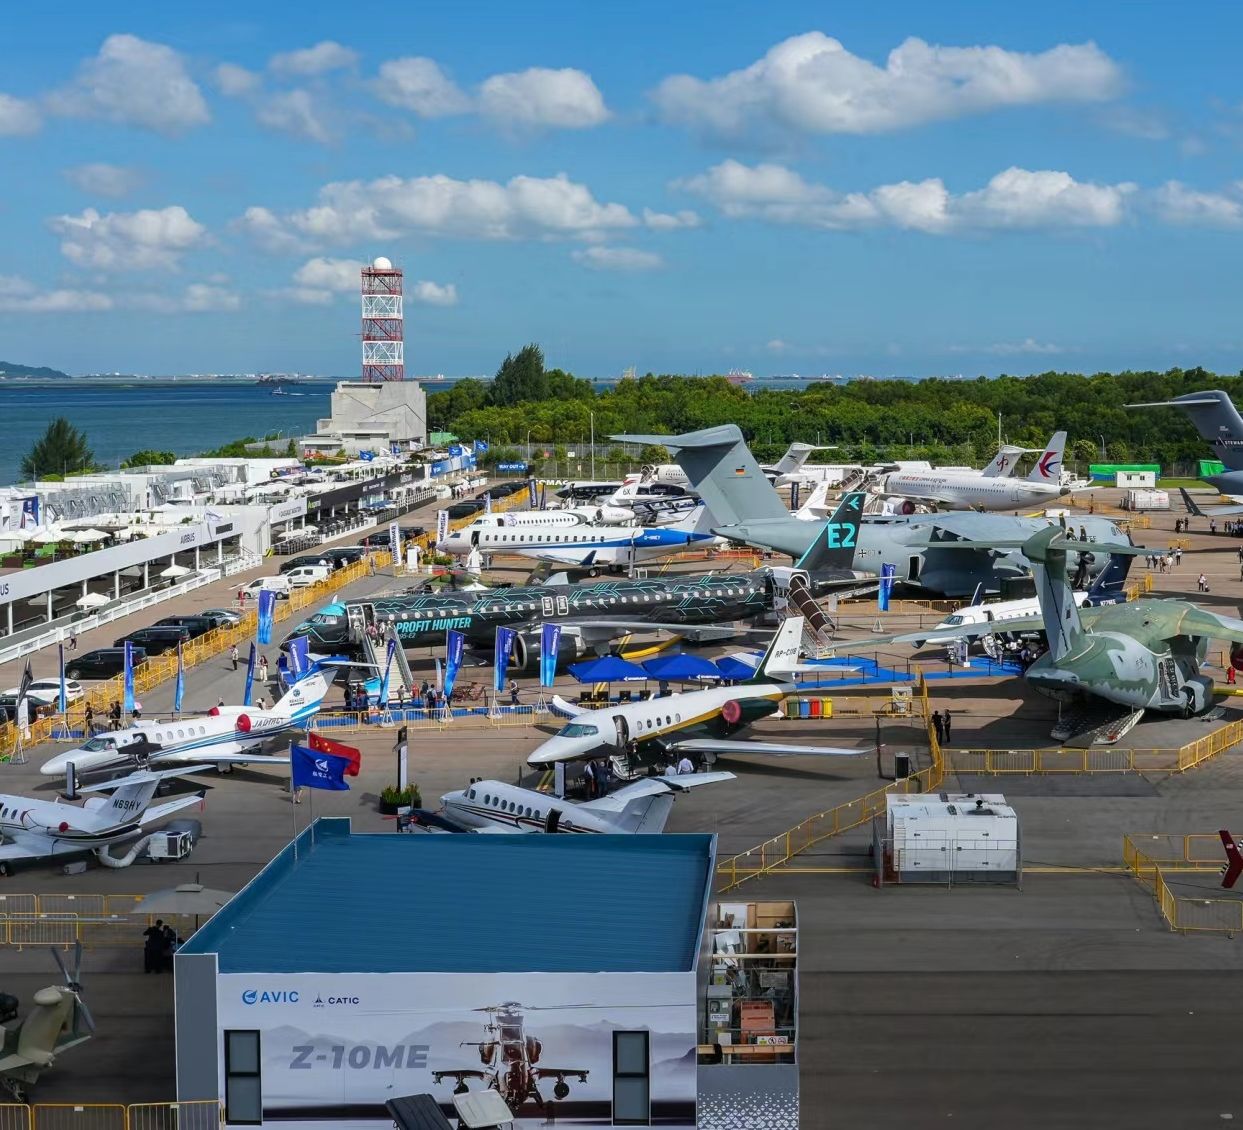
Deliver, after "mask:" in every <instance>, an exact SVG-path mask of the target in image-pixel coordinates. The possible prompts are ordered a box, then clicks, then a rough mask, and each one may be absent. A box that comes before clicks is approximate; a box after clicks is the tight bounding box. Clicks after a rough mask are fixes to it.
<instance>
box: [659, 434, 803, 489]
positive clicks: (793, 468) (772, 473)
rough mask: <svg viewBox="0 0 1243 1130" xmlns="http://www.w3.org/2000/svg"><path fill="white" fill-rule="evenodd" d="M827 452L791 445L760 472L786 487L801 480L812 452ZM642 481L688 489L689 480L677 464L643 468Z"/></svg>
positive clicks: (801, 444)
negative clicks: (805, 464)
mask: <svg viewBox="0 0 1243 1130" xmlns="http://www.w3.org/2000/svg"><path fill="white" fill-rule="evenodd" d="M827 450H828V448H825V447H817V446H816V444H814V443H792V444H790V446H789V447H787V448H786V453H785V454H784V455H783V456H782V457H781V458H780V459H778V460H777V462H776V463H762V464H760V470H761V471H763V472H764V476H765V477H766V478H767V479H768V481H769V482H771V483H773V484H774V485H776V486H786V485H788V484H789V483H792V482H795V481H796V480H800V479H801V476H800V471H801V470H802V467H803V464H804V463H806V462H807V457H808V456H809V455H810V454H811V453H812V452H813V451H827ZM643 481H644V482H645V483H670V484H672V485H673V486H678V487H686V488H687V489H689V488H690V479H689V478H687V475H686V472H685V471H683V470H682V468H681V467H680V466H679V465H678V464H677V463H656V464H651V465H649V466H647V467H644V468H643Z"/></svg>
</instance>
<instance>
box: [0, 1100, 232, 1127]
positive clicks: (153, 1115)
mask: <svg viewBox="0 0 1243 1130" xmlns="http://www.w3.org/2000/svg"><path fill="white" fill-rule="evenodd" d="M223 1124H224V1110H223V1108H222V1107H221V1105H220V1103H219V1102H217V1101H216V1100H214V1099H208V1100H206V1101H203V1102H186V1103H133V1104H131V1105H130V1106H123V1105H121V1104H120V1103H34V1104H26V1103H0V1130H216V1128H217V1127H219V1126H222V1125H223Z"/></svg>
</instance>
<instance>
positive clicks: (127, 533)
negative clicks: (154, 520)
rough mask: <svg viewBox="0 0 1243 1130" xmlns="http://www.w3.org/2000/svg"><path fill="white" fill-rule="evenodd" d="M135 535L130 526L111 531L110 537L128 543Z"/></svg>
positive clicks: (135, 531)
mask: <svg viewBox="0 0 1243 1130" xmlns="http://www.w3.org/2000/svg"><path fill="white" fill-rule="evenodd" d="M135 533H137V530H135V529H134V528H133V527H132V526H122V527H121V528H120V529H119V530H115V531H113V534H112V536H113V537H114V538H116V539H117V541H129V539H130V538H132V537H133V536H134V534H135Z"/></svg>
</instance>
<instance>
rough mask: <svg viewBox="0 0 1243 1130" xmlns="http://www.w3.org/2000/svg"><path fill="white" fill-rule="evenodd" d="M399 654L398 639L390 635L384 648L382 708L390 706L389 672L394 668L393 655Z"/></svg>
mask: <svg viewBox="0 0 1243 1130" xmlns="http://www.w3.org/2000/svg"><path fill="white" fill-rule="evenodd" d="M396 654H397V639H396V637H395V636H390V637H389V641H388V647H387V648H385V650H384V674H383V675H382V676H381V678H380V709H381V710H383V709H384V708H385V707H386V706H388V674H389V672H390V671H391V670H392V669H393V656H394V655H396Z"/></svg>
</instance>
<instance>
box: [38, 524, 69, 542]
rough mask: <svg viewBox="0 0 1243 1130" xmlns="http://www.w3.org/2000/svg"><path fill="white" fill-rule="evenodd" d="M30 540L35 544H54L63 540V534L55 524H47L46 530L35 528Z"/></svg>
mask: <svg viewBox="0 0 1243 1130" xmlns="http://www.w3.org/2000/svg"><path fill="white" fill-rule="evenodd" d="M30 540H31V541H32V542H34V543H35V544H36V545H54V544H55V543H56V542H60V541H64V540H65V535H64V534H63V533H62V532H61V531H60V530H58V529H57V528H56V527H55V526H49V527H48V528H47V529H46V530H36V531H35V532H34V534H32V535H31V538H30Z"/></svg>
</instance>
